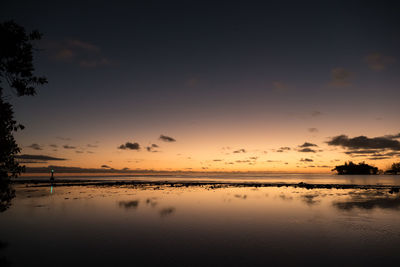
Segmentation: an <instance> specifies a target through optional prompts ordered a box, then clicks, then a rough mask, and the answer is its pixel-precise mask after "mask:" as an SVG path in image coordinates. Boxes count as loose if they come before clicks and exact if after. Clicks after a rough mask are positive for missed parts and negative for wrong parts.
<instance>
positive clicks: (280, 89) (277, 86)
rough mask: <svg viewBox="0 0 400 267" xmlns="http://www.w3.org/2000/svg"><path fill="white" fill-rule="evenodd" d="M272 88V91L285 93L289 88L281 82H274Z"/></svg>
mask: <svg viewBox="0 0 400 267" xmlns="http://www.w3.org/2000/svg"><path fill="white" fill-rule="evenodd" d="M272 86H273V87H274V90H275V91H277V92H285V91H286V90H287V89H288V88H289V87H288V85H287V84H285V83H284V82H281V81H274V82H273V83H272Z"/></svg>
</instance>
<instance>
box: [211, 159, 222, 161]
mask: <svg viewBox="0 0 400 267" xmlns="http://www.w3.org/2000/svg"><path fill="white" fill-rule="evenodd" d="M213 161H223V160H222V159H213Z"/></svg>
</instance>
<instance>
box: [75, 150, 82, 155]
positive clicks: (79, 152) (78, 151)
mask: <svg viewBox="0 0 400 267" xmlns="http://www.w3.org/2000/svg"><path fill="white" fill-rule="evenodd" d="M75 153H77V154H82V153H83V151H81V150H75Z"/></svg>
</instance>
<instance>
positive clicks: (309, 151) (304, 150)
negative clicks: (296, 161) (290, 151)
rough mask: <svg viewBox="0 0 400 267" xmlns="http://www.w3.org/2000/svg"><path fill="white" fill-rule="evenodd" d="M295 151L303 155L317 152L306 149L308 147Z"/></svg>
mask: <svg viewBox="0 0 400 267" xmlns="http://www.w3.org/2000/svg"><path fill="white" fill-rule="evenodd" d="M297 151H299V152H304V153H316V152H317V151H315V150H314V149H311V148H308V147H306V148H303V149H299V150H297Z"/></svg>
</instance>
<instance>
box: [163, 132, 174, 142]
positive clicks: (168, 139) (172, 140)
mask: <svg viewBox="0 0 400 267" xmlns="http://www.w3.org/2000/svg"><path fill="white" fill-rule="evenodd" d="M159 139H160V140H161V141H164V142H176V140H175V139H174V138H172V137H169V136H166V135H163V134H162V135H160V137H159Z"/></svg>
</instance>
